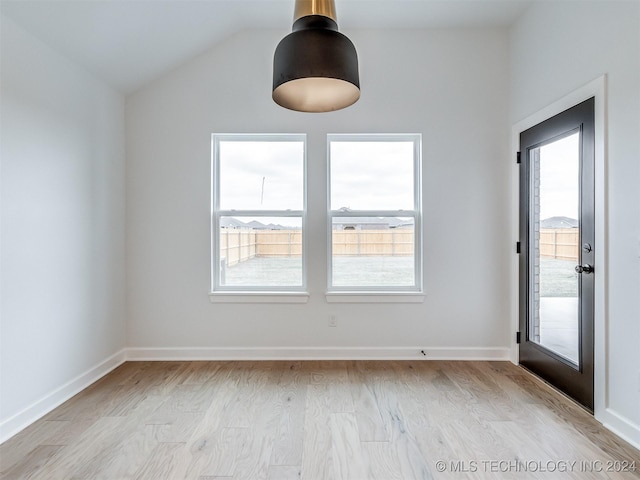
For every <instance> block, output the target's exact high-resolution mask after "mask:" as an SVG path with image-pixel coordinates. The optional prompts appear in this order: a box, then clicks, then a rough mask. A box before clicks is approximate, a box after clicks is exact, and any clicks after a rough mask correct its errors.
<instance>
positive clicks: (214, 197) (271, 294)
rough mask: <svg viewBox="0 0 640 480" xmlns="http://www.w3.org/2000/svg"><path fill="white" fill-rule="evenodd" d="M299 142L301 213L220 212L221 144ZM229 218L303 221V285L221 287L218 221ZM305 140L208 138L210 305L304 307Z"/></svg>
mask: <svg viewBox="0 0 640 480" xmlns="http://www.w3.org/2000/svg"><path fill="white" fill-rule="evenodd" d="M225 141H227V142H228V141H244V142H247V141H256V142H288V141H291V142H302V144H303V159H302V162H303V166H302V168H303V187H302V188H303V200H302V202H303V206H302V210H235V209H231V210H223V209H221V208H220V161H219V160H220V158H219V153H220V142H225ZM228 216H236V217H242V216H248V217H299V218H301V221H302V284H301V285H295V286H288V285H286V286H268V285H265V286H241V285H233V286H231V285H221V284H220V275H219V265H220V249H219V248H218V246H219V244H220V218H221V217H228ZM306 227H307V136H306V134H300V133H293V134H270V133H260V134H253V133H252V134H244V133H234V134H229V133H227V134H219V133H214V134H212V135H211V292H210V294H209V298H210V300H211V302H214V303H217V302H223V303H246V302H249V303H252V302H254V303H303V302H306V301H307V299H308V293H307V291H306V290H307V235H306V232H307V228H306Z"/></svg>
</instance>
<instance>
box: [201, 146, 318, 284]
mask: <svg viewBox="0 0 640 480" xmlns="http://www.w3.org/2000/svg"><path fill="white" fill-rule="evenodd" d="M212 143H213V160H212V161H213V168H212V176H213V177H212V186H213V189H212V191H213V195H212V212H213V214H212V233H213V234H212V239H213V242H212V261H213V265H212V286H213V291H221V292H224V291H248V292H251V291H255V292H270V291H303V290H304V289H305V286H306V281H305V248H304V225H305V217H306V215H305V212H306V195H305V170H306V159H305V157H306V137H305V135H255V134H252V135H244V134H237V135H213V141H212Z"/></svg>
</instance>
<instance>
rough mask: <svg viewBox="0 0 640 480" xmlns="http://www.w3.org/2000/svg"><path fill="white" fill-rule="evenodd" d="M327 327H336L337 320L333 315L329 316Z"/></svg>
mask: <svg viewBox="0 0 640 480" xmlns="http://www.w3.org/2000/svg"><path fill="white" fill-rule="evenodd" d="M329 326H330V327H337V326H338V318H337V317H336V316H335V315H334V314H333V313H331V314H329Z"/></svg>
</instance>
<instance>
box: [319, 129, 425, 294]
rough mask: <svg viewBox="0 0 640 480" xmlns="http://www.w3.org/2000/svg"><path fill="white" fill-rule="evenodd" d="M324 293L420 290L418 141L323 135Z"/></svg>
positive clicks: (405, 137) (409, 137)
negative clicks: (325, 171) (326, 164)
mask: <svg viewBox="0 0 640 480" xmlns="http://www.w3.org/2000/svg"><path fill="white" fill-rule="evenodd" d="M328 151H329V195H328V197H329V198H328V203H329V230H330V241H329V242H328V244H329V285H328V288H329V291H330V292H331V291H334V292H337V291H351V292H367V291H372V292H380V291H390V292H420V291H421V289H422V268H421V267H422V260H421V251H422V244H421V226H420V225H421V207H420V205H421V200H420V199H421V188H420V135H413V134H411V135H409V134H399V135H330V136H329V138H328Z"/></svg>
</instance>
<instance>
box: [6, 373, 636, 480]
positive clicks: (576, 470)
mask: <svg viewBox="0 0 640 480" xmlns="http://www.w3.org/2000/svg"><path fill="white" fill-rule="evenodd" d="M634 462H635V463H634ZM0 478H2V479H47V480H53V479H65V480H66V479H91V480H94V479H106V480H120V479H153V480H160V479H168V480H178V479H198V480H205V479H208V480H213V479H219V480H222V479H226V480H232V479H240V480H257V479H265V480H289V479H307V480H325V479H326V480H342V479H345V480H365V479H372V480H412V479H421V480H422V479H440V478H442V479H492V478H500V479H512V478H515V479H520V478H522V479H529V478H531V479H554V480H555V479H565V478H567V479H636V480H637V479H640V452H639V451H638V450H636V449H634V448H633V447H632V446H630V445H629V444H627V443H625V442H624V441H622V440H621V439H619V438H618V437H616V436H615V435H613V434H612V433H610V432H609V431H608V430H606V429H605V428H603V427H602V426H601V425H600V424H599V423H598V422H596V421H595V420H594V419H593V417H592V416H591V415H589V414H588V413H586V412H585V411H584V410H582V409H581V408H580V407H579V406H577V405H576V404H574V403H573V402H571V401H570V400H568V399H566V398H565V397H564V396H562V395H560V394H558V393H557V392H555V391H553V390H552V389H551V388H549V387H548V386H546V385H545V384H543V383H542V382H540V381H539V380H538V379H537V378H535V377H533V376H532V375H530V374H529V373H528V372H526V371H524V370H523V369H521V368H519V367H516V366H514V365H511V364H509V363H506V362H438V361H384V362H382V361H331V362H316V361H305V362H297V361H292V362H284V361H283V362H270V361H265V362H128V363H125V364H124V365H122V366H120V367H119V368H117V369H116V370H114V371H113V372H111V373H110V374H109V375H107V376H106V377H104V378H102V379H101V380H100V381H98V382H96V383H95V384H93V385H91V386H90V387H89V388H87V389H86V390H84V391H83V392H81V393H80V394H78V395H76V396H75V397H73V398H72V399H70V400H69V401H67V402H66V403H64V404H63V405H61V406H60V407H58V408H56V409H55V410H53V411H52V412H50V413H49V414H48V415H46V416H45V417H44V418H42V419H41V420H39V421H37V422H36V423H34V424H33V425H31V426H30V427H28V428H27V429H25V430H24V431H22V432H20V433H19V434H18V435H16V436H15V437H13V438H11V439H10V440H8V441H7V442H5V443H4V444H2V445H1V446H0Z"/></svg>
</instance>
